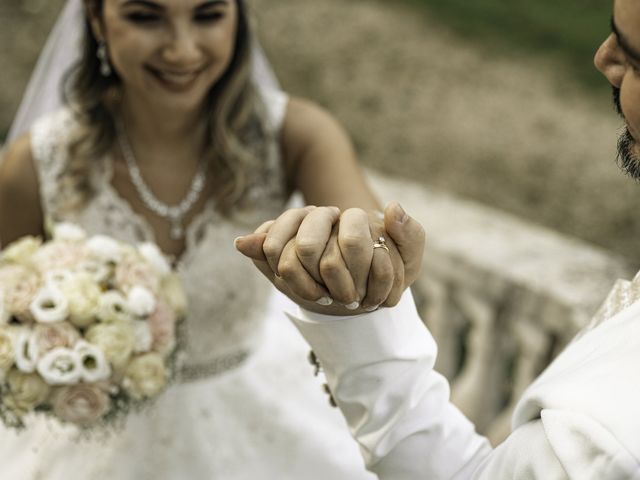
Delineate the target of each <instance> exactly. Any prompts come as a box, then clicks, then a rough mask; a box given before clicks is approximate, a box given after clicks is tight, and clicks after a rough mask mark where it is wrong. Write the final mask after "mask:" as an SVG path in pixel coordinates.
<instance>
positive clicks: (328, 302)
mask: <svg viewBox="0 0 640 480" xmlns="http://www.w3.org/2000/svg"><path fill="white" fill-rule="evenodd" d="M316 303H317V304H318V305H322V306H325V307H326V306H327V305H331V304H332V303H333V298H331V297H320V298H319V299H318V300H316Z"/></svg>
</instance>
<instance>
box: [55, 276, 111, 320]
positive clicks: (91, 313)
mask: <svg viewBox="0 0 640 480" xmlns="http://www.w3.org/2000/svg"><path fill="white" fill-rule="evenodd" d="M60 290H61V291H62V293H63V295H64V296H65V298H66V299H67V302H68V304H69V306H68V310H69V321H70V322H71V323H73V324H74V325H75V326H77V327H87V326H89V325H91V324H92V323H93V322H94V321H95V317H96V313H97V310H98V305H99V303H100V296H101V295H102V292H101V291H100V287H99V286H98V284H97V283H96V282H95V281H94V280H93V278H92V277H91V275H89V274H88V273H84V272H82V273H77V274H75V275H73V276H71V277H70V278H68V279H67V280H66V281H65V282H63V283H62V284H61V285H60Z"/></svg>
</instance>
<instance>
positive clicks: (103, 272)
mask: <svg viewBox="0 0 640 480" xmlns="http://www.w3.org/2000/svg"><path fill="white" fill-rule="evenodd" d="M78 271H79V272H83V273H88V274H89V275H91V278H93V280H94V281H95V282H96V283H98V284H102V283H105V282H106V281H107V280H108V279H109V275H111V269H110V268H109V266H108V265H107V264H105V263H102V262H99V261H97V260H94V259H89V260H85V261H83V262H82V263H81V264H80V265H78Z"/></svg>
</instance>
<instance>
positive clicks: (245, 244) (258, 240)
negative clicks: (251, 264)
mask: <svg viewBox="0 0 640 480" xmlns="http://www.w3.org/2000/svg"><path fill="white" fill-rule="evenodd" d="M265 238H267V234H266V233H250V234H249V235H244V236H242V237H238V238H236V239H235V240H234V241H233V245H234V246H235V247H236V250H238V251H239V252H240V253H242V254H243V255H244V256H246V257H249V258H251V259H253V260H259V261H266V260H267V257H265V255H264V251H263V250H262V244H263V243H264V239H265Z"/></svg>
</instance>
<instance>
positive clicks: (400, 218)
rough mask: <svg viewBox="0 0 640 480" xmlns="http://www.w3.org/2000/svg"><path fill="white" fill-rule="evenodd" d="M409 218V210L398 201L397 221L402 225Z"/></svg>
mask: <svg viewBox="0 0 640 480" xmlns="http://www.w3.org/2000/svg"><path fill="white" fill-rule="evenodd" d="M408 218H409V215H407V212H405V211H404V209H403V208H402V207H401V206H400V204H399V203H396V222H398V223H399V224H401V225H402V224H403V223H404V222H406V221H407V219H408Z"/></svg>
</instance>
